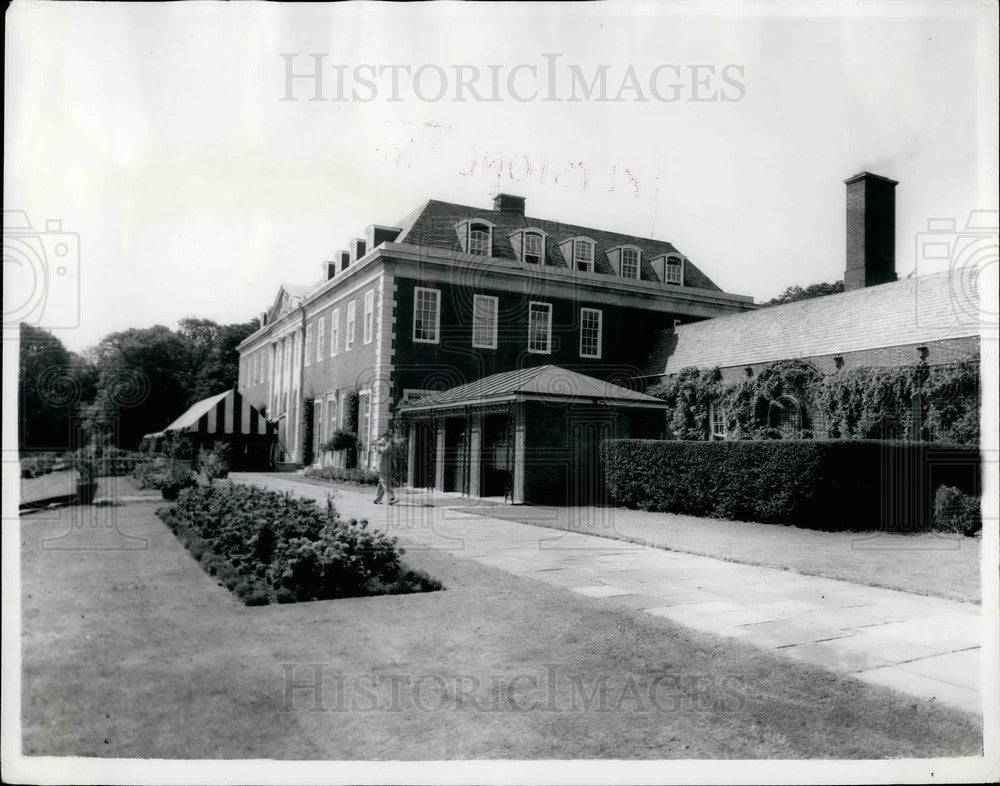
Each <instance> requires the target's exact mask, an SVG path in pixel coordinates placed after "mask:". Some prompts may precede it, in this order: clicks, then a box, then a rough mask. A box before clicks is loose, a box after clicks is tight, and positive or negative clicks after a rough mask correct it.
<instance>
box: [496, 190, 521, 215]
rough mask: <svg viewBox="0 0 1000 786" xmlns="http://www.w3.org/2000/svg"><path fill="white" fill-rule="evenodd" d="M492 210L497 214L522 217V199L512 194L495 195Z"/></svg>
mask: <svg viewBox="0 0 1000 786" xmlns="http://www.w3.org/2000/svg"><path fill="white" fill-rule="evenodd" d="M493 209H494V210H496V211H497V212H498V213H516V214H517V215H519V216H523V215H524V197H522V196H514V195H513V194H497V195H496V196H495V197H493Z"/></svg>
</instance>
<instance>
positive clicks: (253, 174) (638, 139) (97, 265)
mask: <svg viewBox="0 0 1000 786" xmlns="http://www.w3.org/2000/svg"><path fill="white" fill-rule="evenodd" d="M858 8H859V7H856V6H855V4H842V5H838V4H836V3H834V4H829V3H825V4H815V5H813V4H809V3H806V4H798V5H795V6H786V5H784V4H782V3H771V4H767V5H756V4H746V5H737V4H725V5H708V6H706V5H698V6H694V5H687V4H684V3H675V4H663V5H653V4H645V3H643V4H631V5H626V4H616V3H607V4H586V5H572V4H559V5H558V7H556V6H550V5H546V4H529V5H514V4H506V5H487V4H463V5H451V4H439V3H435V4H420V5H417V4H409V5H400V4H392V5H378V4H333V5H320V6H295V7H292V6H288V5H280V4H256V3H231V4H222V3H192V4H187V3H172V4H163V5H157V6H147V5H144V4H138V3H136V4H111V3H94V4H76V3H58V4H56V3H52V4H50V3H43V2H32V3H28V2H22V3H18V2H15V3H14V4H13V6H12V7H11V8H10V10H9V11H8V14H7V18H6V23H7V31H8V32H7V38H6V41H7V51H6V57H7V60H6V85H5V88H6V89H5V115H6V123H5V128H4V135H5V161H4V210H5V227H6V228H5V237H4V277H5V280H4V284H5V293H4V301H5V302H4V317H5V320H7V319H8V318H9V317H10V315H11V314H20V315H21V318H24V319H27V320H30V321H34V322H36V323H39V324H42V325H43V326H46V327H49V328H51V329H53V331H54V332H55V333H56V334H57V335H58V336H59V337H60V338H61V339H62V341H63V342H64V343H65V344H66V345H67V346H68V347H69V348H70V349H72V350H76V351H79V350H82V349H85V348H86V347H89V346H92V345H94V344H96V343H97V342H98V341H99V340H100V338H101V337H102V336H104V335H106V334H107V333H110V332H112V331H116V330H123V329H126V328H129V327H147V326H150V325H153V324H165V325H168V326H171V327H173V326H176V324H177V321H178V320H179V319H180V318H183V317H185V316H198V317H204V318H209V319H214V320H216V321H218V322H237V321H245V320H248V319H250V318H251V317H253V316H255V315H257V314H259V313H260V312H261V311H263V310H264V309H266V308H267V307H269V306H270V304H271V302H272V300H273V298H274V296H275V294H276V292H277V289H278V286H279V285H280V284H281V283H282V282H285V281H287V282H293V283H309V282H312V281H314V280H316V279H317V278H318V277H319V275H320V266H321V263H322V261H323V260H325V259H331V258H332V257H333V255H334V253H335V252H336V251H337V250H338V249H344V248H347V244H348V242H349V241H350V239H351V238H352V237H359V236H362V237H363V236H364V232H365V228H366V227H367V226H368V225H369V224H372V223H375V224H385V225H390V226H391V225H396V224H397V222H398V221H399V219H400V218H401V217H402V216H404V215H406V214H407V213H409V212H410V211H412V210H413V209H414V208H416V207H418V206H419V205H420V204H421V203H422V202H423V201H424V200H426V199H428V198H436V199H441V200H446V201H451V202H458V203H464V204H470V205H477V206H488V205H489V204H490V203H491V199H492V195H493V194H494V193H496V192H497V191H498V190H499V191H503V192H506V193H514V194H519V195H522V196H524V197H526V198H527V213H528V215H530V216H536V217H539V218H546V219H555V220H564V221H567V222H570V223H575V224H582V225H590V226H595V227H599V228H602V229H608V230H613V231H619V232H625V233H629V234H636V235H642V236H650V237H655V238H658V239H663V240H668V241H670V242H672V243H673V244H674V245H675V246H677V247H678V248H679V249H680V250H681V251H683V252H684V253H685V254H687V255H688V257H689V258H690V259H691V260H692V261H694V262H695V264H697V265H698V266H699V267H700V268H701V269H702V270H703V271H704V272H705V273H706V274H707V275H708V276H709V277H710V278H711V279H713V280H714V281H715V282H716V283H717V284H718V285H719V286H720V287H722V288H723V289H724V290H726V291H729V292H734V293H738V294H745V295H751V296H753V297H754V298H755V299H756V300H758V301H760V300H765V299H768V298H770V297H773V296H774V295H776V294H778V293H779V292H780V291H782V290H783V289H785V288H786V287H788V286H791V285H794V284H799V285H803V286H805V285H808V284H810V283H814V282H818V281H834V280H836V279H838V278H841V277H842V276H843V269H844V220H845V218H844V213H845V207H844V202H845V196H844V192H845V186H844V183H843V181H844V179H845V178H847V177H849V176H851V175H853V174H854V173H856V172H859V171H862V170H868V171H872V172H875V173H877V174H881V175H885V176H887V177H891V178H893V179H895V180H898V181H899V186H898V187H897V189H896V191H897V217H896V221H897V224H896V238H897V250H896V262H897V271H898V272H899V274H900V275H901V276H903V275H907V274H909V273H911V272H913V271H914V270H915V269H917V272H919V273H923V272H936V271H937V270H940V269H943V267H942V266H943V265H947V264H948V263H947V261H939V262H935V263H929V262H928V261H927V260H921V259H919V258H918V253H917V251H916V249H917V242H918V240H919V237H920V233H921V232H923V231H925V230H926V229H927V223H928V220H930V219H939V218H944V219H948V218H951V219H955V220H956V222H957V226H958V228H959V229H960V230H961V229H962V228H963V227H964V226H965V223H966V219H967V217H968V215H969V213H970V211H973V210H977V209H993V210H995V209H996V191H997V182H996V173H997V142H996V138H997V133H996V117H997V112H996V109H997V106H996V70H997V49H996V46H997V45H996V14H995V9H991V8H990V5H989V4H988V3H963V2H948V3H945V2H940V3H920V4H907V3H893V4H880V5H861V6H860V10H858ZM793 13H794V14H797V16H793ZM283 55H284V56H283ZM312 55H318V56H320V57H319V62H320V66H321V71H320V73H321V76H322V80H323V81H322V85H321V86H320V92H321V96H320V97H321V98H323V99H325V100H318V101H317V100H309V99H311V98H315V97H316V92H315V88H316V80H315V79H314V78H312V77H308V74H310V73H314V72H313V67H314V64H315V62H316V60H314V59H313V57H312ZM289 64H290V65H289ZM289 67H290V68H291V69H292V72H293V73H295V74H306V75H307V78H304V79H302V78H300V79H293V80H292V81H291V87H289V82H288V79H287V70H288V69H289ZM404 67H407V68H408V69H409V72H407V71H406V70H404ZM379 68H381V69H382V71H381V73H379V72H378V69H379ZM418 69H419V78H418V77H417V74H418ZM456 69H458V70H457V71H456ZM473 69H478V78H476V79H474V80H471V81H472V85H473V88H475V89H476V91H477V93H478V95H479V97H480V98H484V99H488V98H491V97H494V96H493V92H491V87H492V84H493V83H492V82H491V79H493V78H494V77H495V78H496V79H497V85H498V87H499V89H498V90H497V91H495V92H496V96H495V97H496V98H497V99H498V100H477V99H476V94H474V93H473V92H472V91H471V90H470V89H468V87H467V86H468V82H467V83H466V87H462V86H461V85H460V84H459V83H460V81H461V79H460V75H465V76H466V77H469V75H470V74H472V73H474V71H473ZM574 69H575V70H574ZM602 73H603V74H604V76H605V78H606V87H605V89H604V90H603V91H602V90H601V87H600V82H599V80H598V81H596V82H594V87H593V89H592V92H590V95H589V96H587V89H586V88H587V87H589V85H590V83H591V81H592V80H594V79H595V76H599V75H600V74H602ZM338 75H339V76H341V77H342V79H343V82H342V85H343V87H342V89H340V90H339V92H338V81H337V77H338ZM393 75H395V76H396V77H398V83H397V85H396V89H395V90H394V89H393V82H392V77H393ZM550 76H551V77H553V78H554V80H555V83H554V85H552V84H550V83H549V78H550ZM442 77H443V80H444V82H443V84H442V81H441V80H442ZM580 78H582V79H583V81H584V83H585V85H581V83H580ZM366 80H367V82H368V83H370V84H372V85H373V87H367V86H366V83H365V81H366ZM439 87H443V88H444V95H443V96H442V97H441V98H440V99H439V100H434V99H436V98H437V94H438V93H440V92H441V91H440V90H439ZM654 92H655V93H656V95H654ZM574 96H575V97H576V98H577V99H578V100H575V101H574V100H569V99H571V98H572V97H574ZM338 97H340V98H343V99H344V100H331V99H333V98H338ZM457 98H464V99H466V100H456V99H457ZM602 98H603V99H605V100H599V99H602ZM283 99H290V100H283ZM548 99H561V100H548ZM615 99H618V100H615ZM666 99H673V100H666ZM699 99H700V100H699ZM9 211H20V212H19V213H11V212H9ZM52 221H55V222H61V224H56V223H47V222H52ZM25 260H30V261H32V263H33V264H34V263H36V262H37V265H36V267H31V265H29V264H28V263H27V262H25ZM38 260H41V262H38ZM8 263H10V264H8ZM38 271H41V272H38Z"/></svg>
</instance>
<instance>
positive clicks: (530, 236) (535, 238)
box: [522, 232, 545, 265]
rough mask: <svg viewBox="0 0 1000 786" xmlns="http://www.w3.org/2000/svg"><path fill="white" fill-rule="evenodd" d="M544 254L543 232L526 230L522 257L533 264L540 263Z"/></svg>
mask: <svg viewBox="0 0 1000 786" xmlns="http://www.w3.org/2000/svg"><path fill="white" fill-rule="evenodd" d="M544 254H545V247H544V245H543V244H542V236H541V234H539V233H538V232H525V233H524V249H523V251H522V259H523V260H524V261H525V262H529V263H531V264H532V265H540V264H541V263H542V258H543V256H544Z"/></svg>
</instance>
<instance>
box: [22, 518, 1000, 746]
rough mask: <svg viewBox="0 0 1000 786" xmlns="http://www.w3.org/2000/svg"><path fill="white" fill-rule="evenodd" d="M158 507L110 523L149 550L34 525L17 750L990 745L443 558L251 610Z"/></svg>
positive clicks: (784, 665) (621, 614)
mask: <svg viewBox="0 0 1000 786" xmlns="http://www.w3.org/2000/svg"><path fill="white" fill-rule="evenodd" d="M155 507H156V505H154V504H145V503H134V504H129V505H127V506H125V507H120V508H115V509H113V511H114V513H115V514H116V515H117V516H118V519H117V526H118V530H117V531H120V532H123V533H128V534H131V535H136V536H144V537H147V538H148V539H149V540H148V543H149V548H148V549H146V550H141V551H122V550H118V551H116V550H104V551H76V552H72V551H54V550H50V549H45V550H42V549H40V548H39V542H40V540H39V538H40V537H42V536H46V535H47V536H49V537H51V536H52V535H53V534H54V533H57V532H58V531H60V529H61V528H64V527H65V522H58V521H49V520H42V519H40V518H37V517H26V518H25V520H24V522H23V523H22V559H21V563H22V593H23V595H22V612H23V625H24V636H23V644H22V648H23V649H22V652H23V692H22V715H23V742H24V752H25V754H27V755H68V754H76V755H84V756H131V757H163V758H175V757H192V758H202V757H205V758H223V757H226V758H277V759H369V758H372V759H451V758H478V759H491V758H527V759H533V758H557V759H565V758H594V757H611V758H626V759H627V758H712V759H718V758H752V759H757V758H833V759H844V758H876V759H877V758H886V757H925V756H952V755H975V754H977V753H979V752H980V751H981V748H982V729H981V725H980V723H979V722H978V721H977V719H975V718H973V717H972V716H969V715H967V714H964V713H961V712H959V711H957V710H952V709H949V708H947V707H942V706H938V705H935V704H933V703H931V702H927V701H921V700H918V699H914V698H912V697H908V696H904V695H902V694H898V693H895V692H893V691H889V690H886V689H882V688H878V687H875V686H870V685H866V684H863V683H861V682H858V681H855V680H852V679H850V678H847V677H839V676H836V675H834V674H832V673H830V672H827V671H825V670H823V669H819V668H812V667H809V666H806V665H804V664H799V663H795V662H791V661H788V660H786V659H783V658H781V657H780V656H775V655H772V654H769V653H767V652H764V651H762V650H758V649H756V648H753V647H751V646H748V645H743V644H740V643H739V642H735V641H731V640H721V639H718V638H716V637H713V636H708V635H703V634H699V633H697V632H694V631H688V630H686V629H683V628H681V627H678V626H676V625H674V624H672V623H670V622H669V621H668V620H662V619H657V618H653V617H651V616H648V615H644V614H641V613H639V612H632V611H629V610H627V609H619V608H614V609H612V608H604V607H602V606H600V604H595V603H594V602H593V601H591V600H588V599H586V598H581V597H578V596H575V595H573V594H572V593H568V592H565V591H562V590H559V589H556V588H553V587H549V586H547V585H544V584H542V583H540V582H536V581H532V580H530V579H524V578H518V577H516V576H512V575H510V574H507V573H504V572H501V571H498V570H494V569H491V568H487V567H484V566H482V565H479V564H475V563H473V562H471V561H468V560H463V559H460V558H454V557H451V556H448V555H446V554H442V553H437V552H433V551H414V552H411V553H410V555H409V556H410V558H411V559H412V561H413V564H414V567H417V568H420V569H423V570H426V571H427V572H429V573H431V574H432V575H434V576H436V577H438V578H440V579H441V580H442V581H443V582H444V583H445V584H446V586H448V588H449V589H448V591H446V592H433V593H422V594H413V595H393V596H382V597H376V598H348V599H341V600H331V601H318V602H313V603H298V604H292V605H274V606H266V607H258V608H250V607H245V606H243V605H241V604H240V603H239V602H238V601H237V600H236V599H235V598H234V597H233V596H232V595H230V594H229V593H228V592H227V591H226V590H224V589H223V588H222V587H220V586H218V585H217V584H216V583H215V582H214V581H213V580H212V579H211V578H210V577H209V576H207V575H206V574H205V573H204V572H203V571H202V570H201V569H200V568H199V566H198V564H197V563H196V562H195V561H194V560H193V559H192V558H191V556H190V555H189V554H188V553H187V552H186V551H185V550H184V549H183V547H182V546H181V545H180V544H179V543H178V542H177V540H176V538H175V537H174V536H173V535H172V534H171V533H170V532H169V530H168V529H167V528H166V527H165V526H164V524H163V523H162V522H161V521H160V520H159V519H157V518H156V516H155V514H154V510H155ZM90 531H91V530H90V529H89V528H87V527H84V528H82V529H81V532H82V533H83V534H84V535H87V533H89V532H90ZM95 537H96V536H95ZM76 543H77V545H78V546H79V545H81V543H82V541H76ZM105 545H107V544H105ZM374 680H380V682H377V683H376V682H374ZM317 686H318V688H317ZM338 686H340V687H339V688H338ZM601 686H603V694H602V693H601ZM595 691H596V693H595ZM601 695H604V696H605V699H604V700H603V701H602V700H601V699H600V696H601ZM651 696H656V697H657V701H656V703H655V706H654V702H652V701H651V700H650V697H651ZM595 697H596V698H595ZM588 698H589V703H588Z"/></svg>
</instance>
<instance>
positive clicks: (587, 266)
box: [573, 240, 594, 273]
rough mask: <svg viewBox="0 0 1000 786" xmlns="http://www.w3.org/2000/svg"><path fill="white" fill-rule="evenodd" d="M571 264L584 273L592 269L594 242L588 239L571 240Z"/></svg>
mask: <svg viewBox="0 0 1000 786" xmlns="http://www.w3.org/2000/svg"><path fill="white" fill-rule="evenodd" d="M573 266H574V267H575V268H576V269H577V270H582V271H584V272H585V273H589V272H591V271H592V270H593V269H594V244H593V243H591V242H590V241H589V240H574V241H573Z"/></svg>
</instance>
